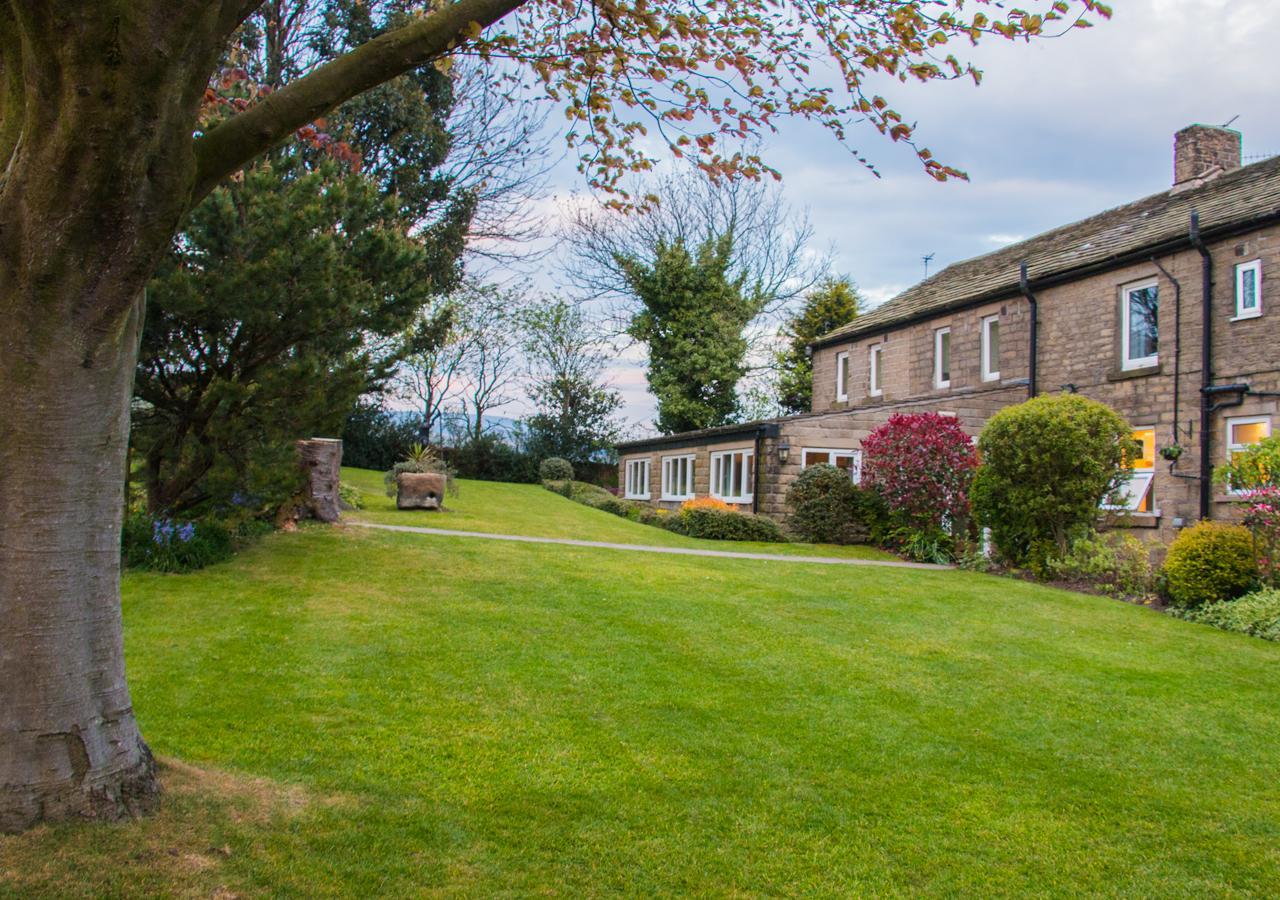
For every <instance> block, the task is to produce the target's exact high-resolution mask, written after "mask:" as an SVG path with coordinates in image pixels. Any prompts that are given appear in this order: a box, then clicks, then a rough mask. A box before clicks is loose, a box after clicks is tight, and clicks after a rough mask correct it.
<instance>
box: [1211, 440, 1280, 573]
mask: <svg viewBox="0 0 1280 900" xmlns="http://www.w3.org/2000/svg"><path fill="white" fill-rule="evenodd" d="M1217 474H1218V478H1219V479H1220V480H1221V481H1222V483H1223V484H1224V485H1225V486H1226V487H1227V488H1228V489H1230V490H1232V491H1234V492H1236V493H1237V494H1238V496H1239V500H1240V504H1241V506H1242V507H1243V515H1242V516H1241V523H1242V524H1243V525H1244V526H1245V527H1246V528H1248V529H1249V531H1250V532H1252V533H1253V548H1254V557H1255V558H1256V560H1257V563H1258V574H1259V575H1261V576H1262V580H1263V581H1264V582H1266V584H1267V585H1268V586H1269V587H1275V586H1276V585H1277V583H1278V582H1280V437H1269V438H1266V439H1265V440H1263V441H1260V442H1259V443H1257V444H1254V445H1252V446H1250V447H1247V448H1245V449H1244V450H1242V451H1240V452H1239V453H1237V454H1235V455H1234V456H1233V457H1232V459H1231V462H1229V463H1228V464H1227V465H1225V466H1223V467H1222V468H1221V469H1219V470H1218V473H1217Z"/></svg>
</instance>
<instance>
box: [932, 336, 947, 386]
mask: <svg viewBox="0 0 1280 900" xmlns="http://www.w3.org/2000/svg"><path fill="white" fill-rule="evenodd" d="M933 386H934V387H936V388H947V387H951V329H950V328H939V329H938V330H937V331H935V332H934V333H933Z"/></svg>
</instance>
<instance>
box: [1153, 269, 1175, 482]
mask: <svg viewBox="0 0 1280 900" xmlns="http://www.w3.org/2000/svg"><path fill="white" fill-rule="evenodd" d="M1151 264H1152V265H1153V266H1155V267H1156V268H1157V269H1159V270H1160V274H1161V275H1163V276H1164V277H1165V278H1168V279H1169V280H1170V281H1171V282H1173V434H1172V435H1171V437H1172V438H1173V442H1174V443H1175V444H1177V443H1178V423H1179V422H1181V421H1182V420H1181V419H1180V418H1178V416H1179V415H1181V412H1180V406H1179V403H1178V400H1179V395H1180V391H1181V389H1182V282H1181V281H1179V280H1178V279H1176V278H1174V277H1173V275H1172V273H1170V271H1169V270H1168V269H1166V268H1165V267H1164V266H1162V265H1160V260H1158V259H1156V258H1155V257H1154V256H1153V257H1151ZM1175 462H1176V460H1175Z"/></svg>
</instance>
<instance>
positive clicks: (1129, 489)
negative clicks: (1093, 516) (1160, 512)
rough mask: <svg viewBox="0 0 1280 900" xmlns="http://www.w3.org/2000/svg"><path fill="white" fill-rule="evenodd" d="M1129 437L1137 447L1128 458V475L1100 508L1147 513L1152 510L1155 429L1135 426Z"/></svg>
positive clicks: (1154, 472)
mask: <svg viewBox="0 0 1280 900" xmlns="http://www.w3.org/2000/svg"><path fill="white" fill-rule="evenodd" d="M1131 437H1132V438H1133V441H1134V443H1135V444H1137V446H1138V448H1139V449H1138V450H1137V451H1136V454H1135V455H1134V456H1133V457H1132V459H1131V460H1130V466H1129V477H1128V478H1127V479H1126V481H1125V482H1124V484H1122V485H1120V487H1119V488H1117V489H1116V492H1115V494H1113V495H1112V496H1111V498H1109V499H1110V500H1111V501H1112V502H1109V503H1103V506H1102V508H1103V509H1114V510H1121V511H1124V512H1139V513H1149V512H1152V511H1154V506H1153V504H1152V493H1151V484H1152V482H1153V481H1155V477H1156V430H1155V429H1154V428H1137V429H1134V431H1133V434H1132V435H1131Z"/></svg>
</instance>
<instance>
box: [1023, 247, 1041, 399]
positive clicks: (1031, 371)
mask: <svg viewBox="0 0 1280 900" xmlns="http://www.w3.org/2000/svg"><path fill="white" fill-rule="evenodd" d="M1018 287H1019V288H1021V289H1022V296H1024V297H1026V298H1027V303H1029V304H1030V305H1031V347H1030V350H1029V353H1030V355H1031V358H1030V359H1029V360H1028V362H1027V397H1028V398H1030V397H1034V396H1035V395H1036V357H1037V356H1038V355H1039V353H1038V348H1039V341H1040V316H1039V315H1038V314H1037V310H1038V309H1039V304H1038V303H1037V302H1036V295H1035V294H1033V293H1031V285H1030V283H1029V282H1028V281H1027V261H1026V260H1025V259H1024V260H1023V261H1022V263H1021V264H1020V265H1019V266H1018Z"/></svg>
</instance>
